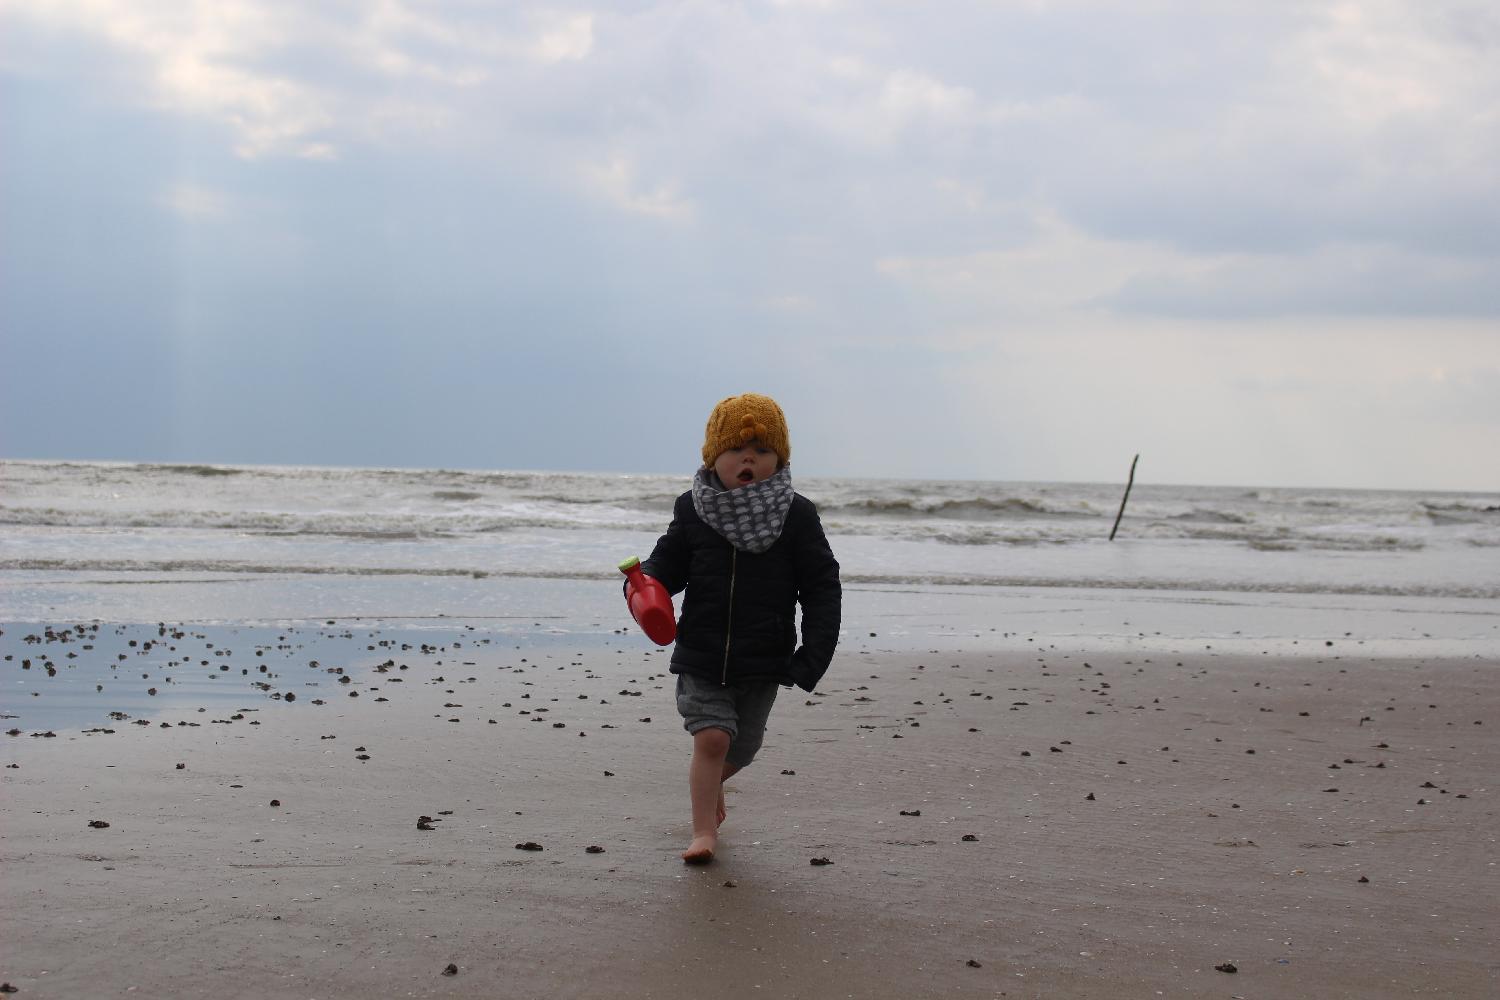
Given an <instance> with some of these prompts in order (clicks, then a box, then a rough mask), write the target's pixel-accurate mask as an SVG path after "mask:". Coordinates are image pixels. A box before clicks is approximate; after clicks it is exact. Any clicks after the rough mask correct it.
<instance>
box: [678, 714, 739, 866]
mask: <svg viewBox="0 0 1500 1000" xmlns="http://www.w3.org/2000/svg"><path fill="white" fill-rule="evenodd" d="M728 752H729V733H728V732H727V731H726V730H723V729H719V728H717V727H715V726H710V727H709V728H707V729H700V730H698V731H697V732H696V733H694V734H693V762H692V764H691V765H690V766H689V767H688V794H689V797H690V798H691V799H692V803H693V842H692V843H691V844H689V845H688V848H687V850H685V851H683V852H682V860H683V861H686V862H687V863H688V864H690V865H691V864H704V863H706V862H708V861H712V860H713V857H714V849H715V848H717V847H718V846H719V822H718V816H717V813H718V808H719V803H720V801H721V798H722V794H723V788H724V766H725V765H724V755H725V754H727V753H728Z"/></svg>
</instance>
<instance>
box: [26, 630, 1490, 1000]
mask: <svg viewBox="0 0 1500 1000" xmlns="http://www.w3.org/2000/svg"><path fill="white" fill-rule="evenodd" d="M58 627H59V628H61V627H62V626H58ZM7 628H9V627H7ZM110 629H111V627H110V626H107V625H106V626H103V627H102V628H101V630H100V631H101V633H102V634H108V633H109V631H110ZM152 631H155V630H154V629H153V630H152ZM174 631H175V632H179V633H180V634H181V638H180V639H177V640H176V642H177V643H179V644H180V645H181V647H182V655H183V657H184V662H185V663H187V662H191V664H193V665H194V666H202V665H203V664H202V663H201V662H200V661H202V660H206V661H208V663H209V665H210V666H220V665H224V664H230V665H232V666H233V667H234V668H235V669H236V670H248V671H251V672H255V673H258V671H257V669H256V668H257V661H260V662H267V663H268V664H269V669H268V670H267V672H266V673H265V675H264V676H265V677H266V678H267V680H266V682H265V683H266V685H267V689H268V690H262V691H261V692H260V694H261V697H260V698H259V700H249V699H246V700H245V702H244V704H243V705H241V706H234V705H229V706H227V707H226V706H225V705H222V704H220V705H219V706H218V707H211V708H206V709H205V711H203V712H199V711H197V708H196V707H190V706H191V703H190V702H180V703H174V706H176V707H171V708H165V709H162V710H158V711H155V712H151V713H137V712H131V713H127V714H131V715H138V717H134V718H130V719H121V720H115V721H113V722H111V723H110V724H109V725H108V726H107V727H93V728H112V729H113V730H114V731H113V732H93V733H82V732H78V731H77V730H64V729H58V730H54V731H55V732H56V733H57V735H56V736H53V737H47V736H43V735H33V734H34V733H35V732H38V731H37V730H34V729H30V728H27V729H22V730H21V731H20V732H19V733H18V734H17V735H9V736H5V737H3V738H0V757H3V763H4V764H5V769H4V770H3V771H0V776H3V785H0V787H3V789H4V793H3V794H4V798H3V828H0V863H3V871H4V877H3V881H0V941H3V943H4V944H3V953H0V979H3V980H4V981H5V982H6V983H8V984H10V985H12V986H14V987H15V988H16V989H17V990H18V992H17V993H16V994H15V995H16V996H19V997H23V998H25V997H59V998H61V997H114V996H129V995H154V996H174V997H176V996H181V997H192V996H212V997H251V996H254V997H267V996H271V997H282V996H285V997H316V998H320V1000H321V998H337V997H369V996H417V997H471V996H473V997H477V996H518V997H525V996H548V997H573V996H577V997H597V996H612V997H642V998H644V997H662V998H674V997H684V996H691V995H697V994H699V993H712V994H717V995H719V996H730V997H749V996H760V997H807V998H827V997H846V996H847V997H951V996H959V997H963V996H975V997H978V996H983V997H996V996H1005V997H1122V996H1142V997H1152V996H1168V997H1171V996H1179V997H1225V998H1229V997H1247V998H1266V997H1289V998H1290V997H1309V996H1317V997H1351V998H1352V997H1360V998H1366V997H1396V996H1443V997H1484V996H1493V995H1495V994H1496V992H1497V990H1500V930H1497V928H1500V903H1497V902H1496V900H1497V898H1500V897H1497V894H1496V893H1495V891H1494V890H1495V886H1496V864H1497V861H1500V858H1497V851H1496V843H1497V837H1500V822H1497V814H1496V802H1495V794H1494V787H1493V783H1494V780H1495V777H1496V775H1497V774H1500V745H1497V741H1496V737H1495V729H1496V727H1497V726H1500V710H1497V709H1500V662H1497V661H1496V660H1494V659H1491V658H1468V659H1456V658H1447V659H1443V658H1427V659H1411V658H1395V657H1390V656H1372V655H1371V654H1370V653H1368V652H1361V651H1358V650H1357V649H1355V648H1352V647H1351V646H1349V645H1348V644H1344V643H1340V644H1338V645H1337V646H1334V647H1330V648H1328V649H1327V650H1326V652H1320V653H1318V654H1310V653H1302V654H1299V655H1296V656H1289V655H1284V654H1283V653H1281V652H1277V653H1275V654H1274V655H1257V654H1256V653H1254V652H1247V651H1243V650H1237V651H1236V652H1234V653H1224V652H1221V651H1218V650H1214V649H1212V648H1206V647H1207V646H1208V644H1197V648H1191V647H1190V646H1189V645H1188V644H1183V645H1182V646H1181V647H1180V648H1178V649H1175V650H1170V651H1163V650H1160V649H1157V650H1151V651H1146V652H1141V651H1129V650H1124V651H1122V650H1120V649H1118V648H1114V649H1106V650H1093V649H1090V648H1088V644H1087V643H1086V642H1085V641H1083V640H1070V641H1069V643H1066V644H1065V643H1064V642H1062V641H1060V640H1048V639H1045V638H1032V639H1028V640H1025V641H1023V640H1021V639H1019V638H1015V637H1006V639H1005V641H1002V640H1000V639H998V638H997V639H996V640H994V641H993V642H987V643H971V644H967V645H966V649H967V651H961V650H958V649H943V650H940V651H925V650H920V651H913V650H912V649H910V648H898V647H897V646H896V645H895V644H892V645H887V644H885V643H884V641H883V640H882V639H881V638H880V637H879V636H878V635H877V636H868V631H869V630H866V631H864V632H859V631H853V630H851V635H850V637H849V638H846V640H845V642H844V644H843V646H842V647H841V650H840V655H839V658H838V660H837V661H836V664H835V667H834V669H833V670H832V672H831V673H830V675H829V676H828V678H827V679H826V680H825V682H824V685H823V687H822V688H821V689H820V691H819V693H818V694H817V695H815V696H812V697H808V696H807V695H805V694H804V693H802V692H800V691H783V694H782V697H781V700H780V701H779V703H778V705H777V708H776V710H775V711H774V712H773V714H772V719H771V726H770V731H769V733H768V738H767V743H766V747H765V749H764V751H763V752H762V755H761V757H760V759H759V760H758V761H757V762H756V764H755V765H753V766H752V767H751V768H750V769H748V770H747V771H746V772H745V773H744V774H743V775H742V776H740V777H737V778H736V779H734V780H733V781H731V783H730V786H729V787H730V794H729V796H728V800H729V808H730V816H729V820H728V822H727V823H726V825H725V827H724V829H723V837H722V840H721V843H720V856H719V858H718V860H717V861H716V862H715V863H714V864H712V865H710V866H707V867H705V868H689V867H686V866H684V865H682V864H681V862H680V861H679V860H678V852H679V851H680V850H681V848H682V847H683V846H684V845H685V844H686V842H687V839H688V824H687V797H686V767H687V758H688V749H689V745H688V741H687V738H686V737H685V736H684V734H683V733H682V732H681V729H680V723H679V721H678V719H677V716H676V712H675V710H674V708H673V704H672V700H671V678H670V677H669V676H667V675H666V673H665V662H666V657H665V654H663V653H652V652H646V651H645V646H644V642H643V641H642V640H639V639H638V638H636V637H634V636H621V637H617V638H611V639H608V640H605V641H603V642H598V641H595V642H592V643H585V642H583V641H582V640H580V641H579V642H578V643H577V644H576V647H573V648H570V647H569V646H568V645H567V644H566V639H563V640H558V641H557V642H554V643H552V644H550V645H548V646H545V647H530V646H525V645H524V644H522V648H516V646H517V644H516V643H514V642H511V641H510V637H505V639H504V641H501V640H500V639H499V638H497V637H496V636H494V635H486V633H485V632H484V631H483V630H482V629H481V630H464V629H463V628H461V627H459V626H455V627H454V629H453V630H452V631H451V632H433V633H431V634H432V636H433V638H432V639H429V640H428V642H429V643H430V646H429V647H428V648H426V649H423V648H421V647H420V646H418V645H415V644H411V645H412V648H409V649H402V648H400V645H401V642H400V641H397V639H396V638H395V634H394V633H389V634H388V633H381V632H374V633H372V632H371V631H370V630H369V629H366V628H357V627H353V626H346V625H344V624H340V625H339V626H338V627H337V628H329V629H327V630H325V631H324V632H323V633H320V638H321V642H322V645H320V647H319V650H318V659H319V663H318V665H317V666H315V667H314V666H309V665H308V664H307V663H306V659H307V657H305V656H303V655H301V654H302V652H303V650H299V649H298V648H296V647H297V646H298V636H297V635H295V634H294V635H291V636H290V641H278V640H279V639H285V638H286V636H287V633H286V630H282V631H280V632H278V631H277V630H275V629H267V630H261V631H254V632H253V634H252V633H251V632H247V633H246V637H245V639H244V641H243V643H240V644H238V645H237V648H236V649H235V650H233V651H232V652H229V653H227V654H226V651H225V650H224V649H223V648H218V649H217V650H216V651H215V653H210V652H209V651H207V650H205V649H202V648H199V647H201V646H202V643H203V642H204V641H206V640H203V639H201V638H200V639H194V638H193V636H194V633H193V630H192V629H191V628H189V627H187V626H183V627H181V628H180V629H177V628H176V627H172V628H171V629H169V631H168V634H169V635H170V634H172V632H174ZM122 634H123V633H122ZM1037 635H1038V636H1045V629H1042V630H1039V631H1038V633H1037ZM867 636H868V637H867ZM405 638H406V637H404V636H403V637H402V638H401V641H405ZM485 639H490V640H492V641H489V642H485V641H484V640H485ZM194 642H196V643H198V647H194V648H193V649H192V650H191V660H189V659H188V648H189V647H190V646H191V645H192V644H193V643H194ZM453 642H460V643H461V645H459V646H454V645H452V643H453ZM382 643H385V645H382ZM340 644H342V646H341V645H340ZM99 645H101V648H102V643H101V644H99ZM907 645H908V646H909V645H910V644H907ZM221 646H222V644H221ZM278 646H286V647H287V648H286V649H283V650H280V651H278V652H273V651H276V650H277V647H278ZM255 647H259V648H258V650H257V651H256V652H252V649H253V648H255ZM371 647H373V648H371ZM36 649H37V651H38V652H37V654H34V655H37V656H38V657H39V656H40V653H41V652H42V651H44V650H48V651H50V652H51V653H53V654H56V653H58V652H59V651H60V650H61V649H62V645H60V644H59V645H55V646H53V647H47V646H46V644H45V643H42V644H38V645H37V647H36ZM110 649H111V653H112V655H116V656H118V655H125V656H127V657H130V656H140V655H142V654H141V652H140V650H139V647H135V648H134V649H129V648H127V651H126V652H125V653H123V654H120V653H114V652H113V649H114V647H110ZM340 649H342V650H343V652H342V653H340ZM257 653H258V654H259V655H257ZM200 654H201V655H200ZM216 654H225V655H220V656H219V658H218V659H215V655H216ZM38 662H40V660H38ZM55 662H59V663H60V662H61V661H60V660H57V661H55ZM122 662H128V660H127V661H122ZM381 664H384V665H385V669H384V670H381V669H379V667H380V665H381ZM403 664H404V665H405V666H406V669H405V670H402V669H401V665H403ZM13 669H14V664H13V663H6V664H5V670H6V672H7V673H6V679H7V680H8V681H9V680H10V679H11V676H12V675H11V673H10V672H11V671H12V670H13ZM339 670H343V671H344V672H343V673H342V674H340V673H339V672H338V671H339ZM179 672H180V673H182V672H186V667H184V668H183V670H181V671H179ZM147 673H149V671H147ZM341 677H348V678H349V679H348V681H346V682H344V681H341V680H340V678H341ZM286 691H292V692H294V693H295V694H296V696H297V701H296V703H295V704H286V703H285V701H284V700H282V701H277V700H275V699H274V698H273V697H272V695H273V694H283V693H284V692H286ZM382 699H384V700H382ZM319 700H320V701H322V702H323V704H321V705H315V704H313V702H314V701H319ZM183 705H186V706H189V707H181V706H183ZM239 708H245V709H250V710H249V711H240V710H238V709H239ZM235 716H238V718H236V717H235ZM142 718H144V719H145V721H146V722H147V723H148V724H146V725H138V724H136V723H137V722H138V721H140V719H142ZM6 728H19V727H18V726H13V725H12V723H10V722H7V723H6ZM12 765H14V766H12ZM423 817H427V818H428V821H426V822H421V820H422V818H423ZM93 822H98V823H107V824H108V825H107V826H91V823H93ZM527 844H531V845H535V846H536V847H539V848H540V849H539V850H537V849H522V848H521V847H519V846H518V845H527ZM595 848H602V850H593V849H595ZM821 859H826V860H827V862H828V863H827V864H815V863H814V861H815V860H821ZM450 970H451V974H450Z"/></svg>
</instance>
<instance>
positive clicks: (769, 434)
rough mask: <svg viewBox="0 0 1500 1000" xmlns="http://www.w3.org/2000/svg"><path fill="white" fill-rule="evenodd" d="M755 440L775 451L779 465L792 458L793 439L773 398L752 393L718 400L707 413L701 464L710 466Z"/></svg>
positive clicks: (784, 417) (783, 415)
mask: <svg viewBox="0 0 1500 1000" xmlns="http://www.w3.org/2000/svg"><path fill="white" fill-rule="evenodd" d="M757 440H758V441H760V443H761V444H763V445H765V446H766V447H767V448H770V449H771V450H772V451H774V452H775V453H776V457H777V459H779V460H780V464H782V465H785V464H786V463H787V462H789V461H791V458H792V442H791V438H790V437H789V436H788V434H787V430H786V416H785V414H783V413H782V412H781V407H779V406H777V405H776V400H774V399H772V398H771V397H770V396H762V395H760V394H759V393H754V392H747V393H743V394H742V395H739V396H730V397H729V398H728V399H723V400H720V401H719V405H718V406H715V407H714V411H713V412H712V413H710V414H709V415H708V427H707V428H706V429H705V431H704V433H703V464H704V465H713V464H714V460H715V459H717V458H718V457H719V456H720V455H722V454H724V453H725V452H726V451H729V450H730V449H733V448H743V447H744V446H745V445H747V444H749V443H750V442H751V441H757Z"/></svg>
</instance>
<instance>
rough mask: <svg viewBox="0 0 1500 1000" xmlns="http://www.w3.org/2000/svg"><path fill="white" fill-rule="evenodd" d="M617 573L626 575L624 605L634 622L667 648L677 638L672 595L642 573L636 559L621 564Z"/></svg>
mask: <svg viewBox="0 0 1500 1000" xmlns="http://www.w3.org/2000/svg"><path fill="white" fill-rule="evenodd" d="M620 572H621V573H624V574H625V603H626V604H628V605H629V606H630V614H631V617H633V618H634V619H635V623H636V624H637V625H639V626H640V627H641V631H642V632H645V633H646V638H648V639H650V640H651V641H652V642H654V643H656V644H657V645H658V646H666V645H669V644H670V643H671V642H672V640H673V639H676V638H677V614H676V612H675V611H674V610H673V609H672V595H671V594H669V593H667V588H666V587H663V586H662V585H661V583H660V582H659V581H657V580H656V579H655V578H654V577H649V576H647V575H646V574H645V573H643V572H641V560H640V559H639V558H638V557H636V556H631V557H630V558H629V559H626V560H625V561H624V562H622V563H620Z"/></svg>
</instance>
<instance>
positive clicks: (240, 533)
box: [0, 461, 1500, 735]
mask: <svg viewBox="0 0 1500 1000" xmlns="http://www.w3.org/2000/svg"><path fill="white" fill-rule="evenodd" d="M691 472H692V470H690V469H685V470H683V471H682V473H681V474H672V475H633V474H609V473H574V472H526V471H476V470H458V469H365V468H310V467H282V466H228V465H173V464H143V463H110V462H49V461H0V718H5V719H8V720H13V721H11V722H10V723H8V725H9V726H10V728H9V730H8V732H11V733H13V734H14V733H21V732H26V731H29V732H30V733H32V734H33V735H36V734H41V735H45V734H46V733H47V732H52V731H55V730H65V729H68V728H69V727H71V728H72V729H73V730H81V731H83V732H90V731H109V729H108V727H109V726H111V725H113V724H114V723H113V722H112V721H111V720H115V719H121V718H131V719H133V720H134V721H140V720H142V719H157V718H160V717H161V716H162V715H163V713H170V712H171V711H174V710H176V709H177V708H184V709H185V708H186V707H195V710H196V711H207V710H208V709H209V708H210V707H214V706H220V707H230V706H232V707H234V708H237V709H240V710H241V711H242V712H250V711H253V710H254V709H253V708H252V707H250V706H253V705H256V704H265V703H267V702H268V701H277V702H279V703H281V704H285V703H286V702H290V701H291V699H285V702H282V701H281V698H282V692H281V691H280V690H279V689H277V688H276V686H275V685H276V684H278V683H281V681H279V680H278V679H277V677H276V674H277V671H276V670H275V669H273V668H272V666H268V665H267V664H266V663H265V662H254V665H253V666H252V662H253V661H246V662H244V663H241V662H240V659H236V660H235V661H234V663H233V664H232V666H233V669H230V668H231V664H230V662H229V661H228V660H221V659H219V657H220V656H223V655H226V654H227V652H228V651H229V650H231V649H233V650H237V651H239V653H238V654H237V656H239V657H240V658H243V653H244V651H245V650H246V649H247V648H253V649H255V650H256V651H257V652H256V656H257V659H260V658H262V657H264V656H268V655H270V653H271V652H272V651H273V650H279V651H281V653H282V655H283V656H285V655H290V653H289V652H288V651H289V650H292V649H295V650H296V655H297V656H300V657H302V658H303V659H306V658H307V657H309V656H310V657H312V658H313V660H314V661H316V662H322V663H324V664H328V663H337V664H339V668H338V669H339V670H340V671H346V672H347V673H348V674H349V675H350V676H351V677H356V678H357V677H360V676H363V675H367V674H368V675H370V676H374V675H375V674H376V673H378V671H379V670H380V669H381V668H380V666H379V663H380V661H381V660H382V658H384V657H385V655H386V654H385V653H384V652H383V649H384V648H386V647H385V646H384V645H382V644H389V643H403V644H406V645H408V646H412V647H416V646H418V645H419V644H420V645H423V646H431V647H438V646H440V645H441V646H443V647H444V648H456V647H457V646H458V645H459V644H461V643H462V644H469V645H472V644H473V643H474V642H475V641H480V642H483V643H487V644H489V643H493V644H495V646H496V648H501V647H504V648H512V647H513V648H514V649H515V650H516V651H517V655H523V653H524V654H526V655H529V654H532V653H538V654H540V655H544V656H545V655H551V654H552V653H556V654H558V655H562V654H563V653H564V652H566V653H567V654H568V655H575V654H576V655H582V653H583V650H585V649H592V650H608V651H610V652H611V653H612V654H615V655H617V656H620V657H623V658H625V660H626V661H628V659H629V658H630V657H644V662H646V663H655V664H657V666H655V667H652V668H648V669H663V666H662V665H663V664H664V660H660V659H657V658H653V657H654V654H655V653H656V651H654V649H653V648H652V647H651V646H650V644H649V643H648V642H647V641H646V640H645V638H644V637H643V636H641V635H639V634H638V633H637V632H636V631H635V629H634V626H633V624H632V623H631V622H630V620H629V618H628V615H627V613H626V611H625V608H624V605H623V601H622V600H621V594H620V583H619V581H620V579H621V578H620V575H619V572H618V569H617V564H618V563H619V562H620V561H621V560H622V559H625V558H627V557H629V556H632V555H639V556H642V557H644V556H646V555H648V554H649V553H650V551H651V548H652V546H653V544H654V543H655V540H656V539H657V537H658V536H659V535H660V534H661V532H662V531H663V530H664V529H665V527H666V525H667V523H668V521H669V520H670V518H671V512H672V506H673V502H674V501H675V499H676V498H677V497H678V496H679V495H680V494H681V493H682V492H683V491H684V490H685V489H686V488H687V487H688V485H689V482H690V479H691ZM794 482H795V485H796V487H797V489H798V490H799V491H800V492H802V493H803V494H805V495H806V496H808V497H809V498H810V499H812V500H813V502H814V503H816V504H817V506H818V509H819V512H820V515H821V517H822V521H823V525H824V528H825V530H826V531H827V534H828V537H829V540H830V543H831V544H832V546H833V549H834V552H835V554H836V555H837V557H838V559H839V562H840V566H841V577H842V581H843V584H844V615H843V619H844V630H843V634H842V636H841V640H840V655H843V656H848V657H853V658H858V657H860V656H861V655H862V654H864V653H878V652H881V651H890V650H908V651H910V650H920V651H928V650H931V651H934V652H935V651H937V650H939V649H943V650H949V651H956V652H962V651H964V650H975V649H978V648H987V649H991V650H1001V651H1010V652H1014V654H1015V655H1016V657H1017V662H1018V663H1023V662H1030V659H1032V658H1033V655H1034V654H1035V653H1036V652H1037V651H1039V650H1041V649H1043V648H1047V649H1049V650H1059V651H1063V650H1068V649H1070V648H1071V649H1073V650H1087V649H1100V648H1114V649H1118V650H1122V651H1127V652H1132V653H1141V654H1143V655H1155V654H1162V653H1171V654H1174V655H1181V654H1182V652H1183V650H1185V649H1191V650H1195V651H1197V653H1198V654H1199V655H1218V654H1219V653H1220V652H1239V653H1241V654H1245V655H1277V656H1314V655H1316V656H1323V655H1329V656H1334V657H1336V658H1342V657H1345V656H1348V655H1350V654H1359V655H1372V656H1373V655H1379V656H1400V657H1419V656H1446V657H1455V656H1456V657H1473V658H1479V659H1482V660H1484V661H1486V662H1496V661H1497V660H1500V495H1496V494H1473V493H1445V492H1435V491H1370V490H1337V489H1289V488H1268V487H1253V486H1247V487H1224V486H1181V485H1164V484H1156V483H1151V482H1144V481H1138V482H1136V483H1135V484H1134V487H1133V488H1132V490H1131V491H1130V494H1129V498H1128V502H1127V503H1126V504H1125V507H1124V513H1123V516H1120V517H1119V526H1118V531H1117V532H1116V535H1115V538H1114V540H1113V541H1111V540H1110V533H1111V530H1112V529H1114V527H1115V521H1116V517H1117V516H1119V515H1120V507H1121V501H1122V496H1123V489H1124V487H1123V484H1118V483H1114V484H1100V483H1023V482H985V481H959V480H953V481H935V480H895V479H889V480H877V479H834V478H815V477H808V478H805V479H803V478H795V479H794ZM174 636H177V637H181V638H180V641H181V642H183V643H188V642H192V643H196V644H197V648H198V649H199V652H198V654H196V655H197V657H198V660H197V661H196V662H195V663H193V665H192V666H189V665H188V664H187V661H185V660H183V659H182V658H181V657H182V653H181V652H178V651H176V650H177V645H176V644H175V643H174V642H173V641H172V637H174ZM479 637H482V638H479ZM449 644H451V646H450V645H449ZM548 651H551V652H550V653H549V652H548ZM126 664H129V667H128V669H126V667H125V665H126ZM273 666H274V663H273ZM33 668H35V669H33ZM225 671H228V672H227V673H226V672H225ZM315 693H316V692H315V691H309V690H306V689H304V699H303V700H304V701H306V700H307V698H308V697H309V696H311V695H312V694H315ZM302 705H303V702H297V710H301V709H302ZM291 708H292V706H291V705H286V708H285V709H282V710H286V709H291ZM167 718H171V716H170V715H167ZM189 718H196V716H189ZM177 724H193V723H183V722H181V721H180V720H179V722H178V723H177ZM22 727H25V728H24V729H23V728H22ZM85 727H93V728H92V730H91V729H89V728H85Z"/></svg>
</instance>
